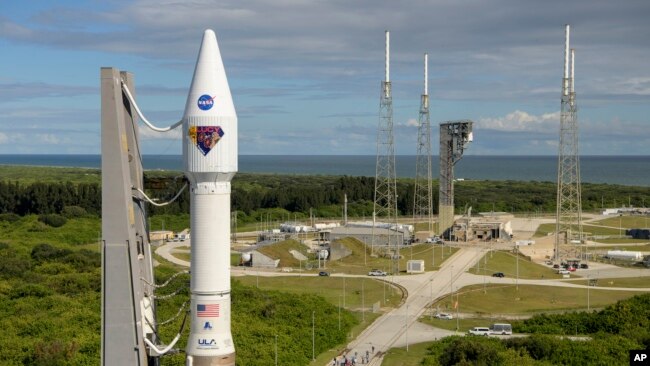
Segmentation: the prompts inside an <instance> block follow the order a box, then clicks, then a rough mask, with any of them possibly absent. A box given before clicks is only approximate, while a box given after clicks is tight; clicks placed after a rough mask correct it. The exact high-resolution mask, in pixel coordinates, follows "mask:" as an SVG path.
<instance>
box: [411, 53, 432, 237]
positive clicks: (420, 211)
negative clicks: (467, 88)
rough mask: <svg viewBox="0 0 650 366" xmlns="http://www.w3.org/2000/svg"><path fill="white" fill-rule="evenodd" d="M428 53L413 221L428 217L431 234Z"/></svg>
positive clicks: (425, 56)
mask: <svg viewBox="0 0 650 366" xmlns="http://www.w3.org/2000/svg"><path fill="white" fill-rule="evenodd" d="M427 61H428V55H427V54H426V53H425V54H424V94H422V97H421V99H420V115H419V118H418V138H417V156H416V161H415V194H414V204H413V221H414V222H415V220H417V219H426V220H427V222H428V225H429V226H428V229H427V230H428V231H429V235H430V234H431V233H432V232H433V220H432V211H433V191H432V187H431V122H430V119H429V90H428V87H427V86H428V83H427V78H428V75H427Z"/></svg>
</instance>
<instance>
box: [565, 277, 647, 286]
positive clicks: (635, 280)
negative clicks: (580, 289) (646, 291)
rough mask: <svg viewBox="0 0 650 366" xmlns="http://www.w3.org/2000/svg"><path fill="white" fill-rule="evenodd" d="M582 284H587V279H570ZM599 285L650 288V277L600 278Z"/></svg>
mask: <svg viewBox="0 0 650 366" xmlns="http://www.w3.org/2000/svg"><path fill="white" fill-rule="evenodd" d="M569 282H573V283H577V284H580V285H586V283H587V280H586V279H583V280H575V281H569ZM596 286H597V287H629V288H650V277H629V278H599V279H598V282H597V285H596Z"/></svg>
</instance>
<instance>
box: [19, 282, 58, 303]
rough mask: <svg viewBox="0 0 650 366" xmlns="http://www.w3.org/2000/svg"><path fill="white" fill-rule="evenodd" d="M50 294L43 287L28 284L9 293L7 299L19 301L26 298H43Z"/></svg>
mask: <svg viewBox="0 0 650 366" xmlns="http://www.w3.org/2000/svg"><path fill="white" fill-rule="evenodd" d="M52 293H53V292H52V290H50V289H49V288H47V287H45V286H42V285H36V284H33V283H28V284H25V285H22V286H18V287H16V288H14V289H12V290H11V292H10V293H9V298H11V299H19V298H21V297H27V296H34V297H45V296H50V295H52Z"/></svg>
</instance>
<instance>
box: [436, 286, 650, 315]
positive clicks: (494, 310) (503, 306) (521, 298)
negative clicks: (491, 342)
mask: <svg viewBox="0 0 650 366" xmlns="http://www.w3.org/2000/svg"><path fill="white" fill-rule="evenodd" d="M486 290H487V291H486V292H485V293H484V292H483V285H473V286H468V287H464V288H462V289H461V292H460V296H459V300H458V303H459V306H460V309H459V311H460V312H461V313H476V314H478V315H483V314H531V313H538V312H545V311H566V310H585V309H587V289H586V288H584V289H575V288H569V287H550V286H536V285H519V290H517V289H516V287H515V285H514V284H507V285H495V284H493V285H488V286H486ZM640 293H644V292H642V291H640V292H639V291H611V290H610V291H608V290H601V289H594V288H593V287H592V288H590V289H589V303H590V306H591V308H600V307H604V306H606V305H610V304H613V303H615V302H616V301H619V300H623V299H627V298H630V297H632V296H634V295H637V294H640ZM453 299H454V300H453V301H456V294H454V295H453ZM450 304H452V300H451V297H450V296H445V297H444V298H442V299H440V300H439V301H438V302H436V303H435V304H434V307H436V306H439V307H440V308H441V309H443V308H444V309H446V308H451V307H450Z"/></svg>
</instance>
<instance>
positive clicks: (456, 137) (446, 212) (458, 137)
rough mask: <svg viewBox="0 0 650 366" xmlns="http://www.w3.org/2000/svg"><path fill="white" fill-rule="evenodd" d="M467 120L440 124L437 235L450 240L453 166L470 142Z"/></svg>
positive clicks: (470, 123)
mask: <svg viewBox="0 0 650 366" xmlns="http://www.w3.org/2000/svg"><path fill="white" fill-rule="evenodd" d="M473 124H474V122H472V121H469V120H462V121H449V122H443V123H441V124H440V194H439V202H438V233H439V234H440V236H442V237H444V238H445V239H451V230H450V229H451V227H452V226H453V224H454V165H456V163H457V162H459V161H460V159H461V158H462V157H463V152H464V151H465V148H466V147H467V144H469V143H470V142H472V140H473V136H472V125H473Z"/></svg>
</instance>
